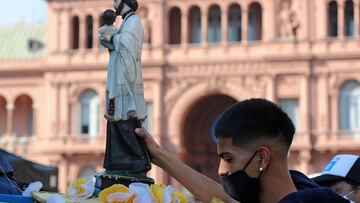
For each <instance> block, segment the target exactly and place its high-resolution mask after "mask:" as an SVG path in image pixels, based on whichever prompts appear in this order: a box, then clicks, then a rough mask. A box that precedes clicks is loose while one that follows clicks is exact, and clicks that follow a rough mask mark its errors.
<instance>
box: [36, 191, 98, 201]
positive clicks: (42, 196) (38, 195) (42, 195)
mask: <svg viewBox="0 0 360 203" xmlns="http://www.w3.org/2000/svg"><path fill="white" fill-rule="evenodd" d="M52 194H55V193H52V192H33V193H32V194H31V195H32V198H33V199H34V200H35V201H36V202H40V203H46V199H47V198H48V197H49V196H50V195H52ZM81 203H99V200H98V199H97V198H96V197H93V198H90V199H87V200H82V201H81Z"/></svg>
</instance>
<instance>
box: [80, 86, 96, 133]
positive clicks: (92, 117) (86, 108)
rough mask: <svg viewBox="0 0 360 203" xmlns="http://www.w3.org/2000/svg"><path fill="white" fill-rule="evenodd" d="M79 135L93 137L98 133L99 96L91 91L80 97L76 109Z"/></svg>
mask: <svg viewBox="0 0 360 203" xmlns="http://www.w3.org/2000/svg"><path fill="white" fill-rule="evenodd" d="M78 118H79V119H78V121H79V125H78V126H79V133H80V134H81V135H88V136H89V137H95V136H97V135H98V133H99V96H98V95H97V93H96V92H95V91H93V90H86V91H84V92H83V93H82V94H81V95H80V99H79V108H78Z"/></svg>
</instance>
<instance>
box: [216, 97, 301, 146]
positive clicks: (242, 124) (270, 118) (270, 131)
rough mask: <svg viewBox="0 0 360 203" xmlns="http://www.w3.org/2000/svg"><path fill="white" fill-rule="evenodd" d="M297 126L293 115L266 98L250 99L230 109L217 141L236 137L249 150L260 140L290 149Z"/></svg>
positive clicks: (218, 127) (220, 123)
mask: <svg viewBox="0 0 360 203" xmlns="http://www.w3.org/2000/svg"><path fill="white" fill-rule="evenodd" d="M294 133H295V127H294V124H293V123H292V122H291V120H290V118H289V116H288V115H287V114H286V113H285V112H284V111H283V110H281V108H279V107H278V106H277V105H276V104H274V103H272V102H270V101H268V100H266V99H258V98H256V99H248V100H244V101H241V102H238V103H236V104H234V105H232V106H231V107H229V108H228V109H227V110H226V111H225V112H224V113H223V114H222V115H221V116H220V118H219V119H218V120H217V122H216V124H215V136H216V137H217V138H232V141H233V144H234V145H236V146H241V147H244V148H247V146H249V144H252V143H253V142H256V141H258V140H259V139H262V138H265V139H269V140H271V139H278V140H279V141H280V142H282V143H284V144H285V145H286V147H287V149H289V148H290V145H291V142H292V139H293V137H294Z"/></svg>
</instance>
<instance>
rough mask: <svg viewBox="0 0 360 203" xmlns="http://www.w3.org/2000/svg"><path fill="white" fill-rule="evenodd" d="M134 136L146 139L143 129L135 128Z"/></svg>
mask: <svg viewBox="0 0 360 203" xmlns="http://www.w3.org/2000/svg"><path fill="white" fill-rule="evenodd" d="M135 132H136V134H138V135H139V136H140V137H143V138H146V137H147V134H146V131H145V129H144V128H136V129H135Z"/></svg>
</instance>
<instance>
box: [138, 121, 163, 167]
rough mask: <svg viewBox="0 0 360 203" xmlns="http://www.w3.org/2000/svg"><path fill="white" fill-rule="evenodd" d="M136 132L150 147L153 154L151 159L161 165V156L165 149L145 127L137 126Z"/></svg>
mask: <svg viewBox="0 0 360 203" xmlns="http://www.w3.org/2000/svg"><path fill="white" fill-rule="evenodd" d="M135 133H136V134H138V135H139V136H140V137H142V138H143V139H144V141H145V143H146V146H147V148H148V149H149V152H150V155H151V161H152V162H153V163H154V164H156V165H159V158H160V156H162V155H161V154H162V153H163V152H164V150H163V149H162V148H161V147H160V146H159V145H158V144H157V143H156V141H155V139H154V138H153V137H152V136H151V135H150V133H148V132H147V131H146V130H145V129H143V128H136V129H135Z"/></svg>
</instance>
